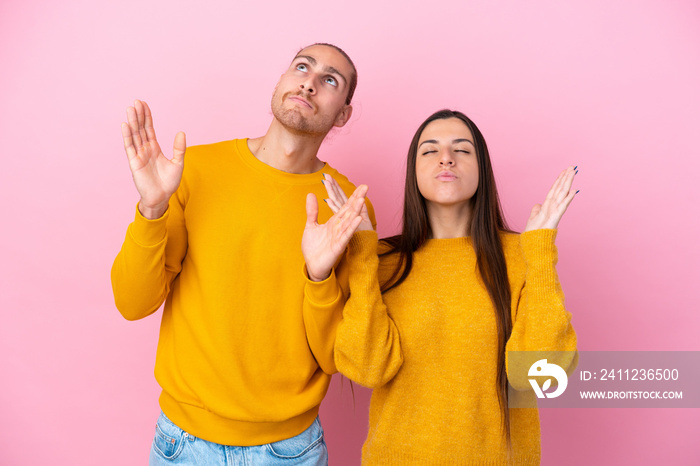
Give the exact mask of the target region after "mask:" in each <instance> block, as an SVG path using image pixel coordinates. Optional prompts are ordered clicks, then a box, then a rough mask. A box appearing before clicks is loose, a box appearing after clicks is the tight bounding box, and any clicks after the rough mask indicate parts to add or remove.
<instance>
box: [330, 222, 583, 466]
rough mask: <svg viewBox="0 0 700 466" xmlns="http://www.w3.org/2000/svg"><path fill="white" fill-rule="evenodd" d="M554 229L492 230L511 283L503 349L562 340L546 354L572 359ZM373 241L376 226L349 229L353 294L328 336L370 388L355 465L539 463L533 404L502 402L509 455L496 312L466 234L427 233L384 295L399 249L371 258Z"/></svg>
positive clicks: (523, 383)
mask: <svg viewBox="0 0 700 466" xmlns="http://www.w3.org/2000/svg"><path fill="white" fill-rule="evenodd" d="M555 236H556V230H536V231H532V232H527V233H524V234H522V235H518V234H511V233H504V234H502V236H501V239H502V243H503V249H504V253H505V258H506V263H507V266H508V279H509V282H510V286H511V294H512V305H511V316H512V319H513V331H512V334H511V337H510V339H509V340H508V343H507V347H506V351H535V350H536V351H567V352H568V353H559V354H560V355H561V356H560V357H559V359H558V360H556V361H554V362H556V363H558V364H559V365H560V366H562V367H564V368H565V369H566V368H569V370H571V369H573V366H574V365H575V364H576V352H575V351H576V333H575V332H574V329H573V327H572V326H571V314H570V313H569V312H567V311H566V310H565V309H564V296H563V293H562V290H561V287H560V285H559V280H558V278H557V274H556V270H555V265H556V261H557V251H556V247H555V246H554V239H555ZM377 249H378V242H377V236H376V233H375V232H367V231H362V232H358V233H356V234H355V235H354V236H353V238H352V240H351V242H350V245H349V251H348V253H349V254H348V264H349V267H350V293H351V294H350V299H349V300H348V301H347V303H346V305H345V309H344V311H343V320H342V321H341V323H340V324H339V326H338V330H337V336H336V343H335V362H336V365H337V367H338V370H339V371H340V372H342V373H343V374H344V375H345V376H347V377H349V378H350V379H352V380H354V381H356V382H358V383H360V384H362V385H365V386H367V387H371V388H375V390H374V392H373V394H372V400H371V404H370V425H369V433H368V436H367V440H366V441H365V444H364V446H363V449H362V462H363V464H377V465H382V466H387V465H392V464H402V465H405V464H412V465H413V464H421V465H422V464H431V465H433V464H434V465H443V464H444V465H461V464H464V465H472V464H484V465H486V464H488V465H500V464H527V465H530V464H539V462H540V426H539V416H538V413H537V409H536V408H535V409H525V408H522V409H510V421H511V439H512V448H513V450H512V457H511V459H510V461H509V460H508V457H507V447H506V443H505V438H504V435H503V429H502V427H501V426H502V417H501V410H500V408H499V401H498V395H497V391H496V386H497V385H496V377H497V370H496V366H497V363H496V361H497V354H498V353H497V351H498V350H497V341H498V337H497V330H496V320H495V316H494V310H493V305H492V302H491V299H490V298H489V295H488V292H487V291H486V289H485V287H484V285H483V282H482V281H481V279H480V275H479V273H478V269H477V266H476V255H475V252H474V249H473V247H472V245H471V241H470V239H469V238H454V239H432V240H428V241H427V242H426V243H425V244H424V245H423V246H422V247H421V248H420V249H418V251H416V252H415V254H414V259H413V268H412V269H411V273H410V274H409V276H408V277H407V279H406V280H405V281H404V282H403V283H402V284H400V285H399V286H398V287H395V288H393V289H391V290H390V291H388V292H386V293H385V294H384V295H383V296H382V294H381V293H380V285H379V284H380V283H384V282H385V281H386V280H388V279H389V277H390V276H391V273H392V272H393V269H394V267H395V265H396V261H397V255H396V254H393V255H389V256H383V257H381V258H380V259H378V257H377V252H378V250H377ZM379 249H380V250H379V252H380V253H381V252H383V251H386V250H387V248H386V246H385V245H384V244H382V245H380V246H379ZM513 372H514V371H513V370H512V369H511V370H510V371H508V377H509V382H510V383H511V385H513V386H514V387H515V388H518V389H519V390H523V392H520V393H519V395H523V396H526V397H532V400H531V401H532V406H535V395H534V393H533V392H532V389H531V388H530V385H529V383H528V381H527V380H526V379H525V378H523V377H522V376H518V377H515V374H513ZM516 379H517V380H516ZM526 389H529V390H530V391H529V392H527V391H525V390H526Z"/></svg>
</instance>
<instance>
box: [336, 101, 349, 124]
mask: <svg viewBox="0 0 700 466" xmlns="http://www.w3.org/2000/svg"><path fill="white" fill-rule="evenodd" d="M351 116H352V105H346V106H345V107H343V109H342V110H341V111H340V113H338V116H337V117H335V122H334V123H333V126H337V127H338V128H342V127H343V126H345V123H347V122H348V120H350V117H351Z"/></svg>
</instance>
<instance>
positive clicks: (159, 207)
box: [122, 100, 186, 219]
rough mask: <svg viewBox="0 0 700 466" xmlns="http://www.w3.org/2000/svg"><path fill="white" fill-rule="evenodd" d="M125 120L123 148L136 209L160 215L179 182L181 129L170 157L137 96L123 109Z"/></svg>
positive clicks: (146, 214)
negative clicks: (137, 193) (135, 194)
mask: <svg viewBox="0 0 700 466" xmlns="http://www.w3.org/2000/svg"><path fill="white" fill-rule="evenodd" d="M126 116H127V120H128V123H122V136H123V138H124V149H125V150H126V156H127V157H128V158H129V168H130V169H131V174H132V176H133V177H134V184H135V185H136V189H137V190H138V192H139V195H140V196H141V200H140V202H139V211H140V212H141V214H142V215H143V216H144V217H146V218H150V219H154V218H159V217H161V216H162V215H163V214H164V213H165V211H166V210H167V208H168V201H169V200H170V197H171V196H172V195H173V193H174V192H175V191H176V190H177V187H178V186H179V185H180V179H181V178H182V169H183V167H184V166H185V164H184V157H185V148H186V143H185V133H183V132H182V131H180V132H179V133H177V135H176V136H175V142H174V143H173V158H172V159H168V158H166V157H165V155H163V151H162V150H161V149H160V145H158V141H157V140H156V132H155V130H154V129H153V117H152V115H151V109H150V108H148V104H146V102H142V101H140V100H137V101H135V102H134V106H133V107H129V108H127V109H126Z"/></svg>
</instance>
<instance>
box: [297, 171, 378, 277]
mask: <svg viewBox="0 0 700 466" xmlns="http://www.w3.org/2000/svg"><path fill="white" fill-rule="evenodd" d="M326 189H328V186H326ZM366 194H367V186H366V185H361V186H359V187H358V188H357V189H355V192H354V193H352V196H350V199H348V201H347V202H346V203H345V204H344V205H343V206H342V207H340V208H339V209H338V210H334V212H335V214H334V215H333V216H332V217H331V218H330V219H328V221H327V222H326V223H324V224H319V223H318V201H317V200H316V196H315V195H314V194H312V193H309V194H308V195H307V196H306V227H305V228H304V235H303V236H302V239H301V251H302V253H303V254H304V261H305V262H306V271H307V273H308V274H309V278H310V279H311V280H313V281H322V280H325V279H326V278H328V276H329V275H330V273H331V270H332V269H333V266H334V265H335V263H336V262H337V261H338V259H340V256H341V255H342V254H343V252H345V248H346V247H347V245H348V243H349V242H350V238H352V235H353V233H355V230H356V229H357V227H358V225H360V222H362V215H361V212H362V208H363V206H364V205H365V195H366Z"/></svg>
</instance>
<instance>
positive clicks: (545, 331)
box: [506, 229, 578, 390]
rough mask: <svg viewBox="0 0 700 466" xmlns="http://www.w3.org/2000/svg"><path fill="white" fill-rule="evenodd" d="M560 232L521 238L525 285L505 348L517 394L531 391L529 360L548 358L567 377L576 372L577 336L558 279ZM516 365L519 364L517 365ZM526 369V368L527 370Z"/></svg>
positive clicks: (545, 231)
mask: <svg viewBox="0 0 700 466" xmlns="http://www.w3.org/2000/svg"><path fill="white" fill-rule="evenodd" d="M556 234H557V231H556V230H552V229H541V230H534V231H530V232H525V233H523V234H522V235H520V249H521V251H522V255H523V257H524V259H525V267H526V272H525V282H524V284H523V286H522V289H521V290H520V296H519V299H518V302H517V309H516V311H515V317H514V318H513V331H512V332H511V336H510V338H509V340H508V342H507V344H506V371H507V373H508V381H509V383H510V384H511V385H512V386H513V387H514V388H515V389H517V390H528V389H531V386H530V383H529V381H528V369H529V364H531V363H534V362H535V361H534V360H533V361H530V359H533V358H534V359H543V358H547V360H548V362H549V363H555V364H557V365H559V366H560V367H562V368H563V369H564V370H565V371H566V372H567V373H569V374H570V373H572V372H573V370H574V369H575V368H576V364H577V361H578V353H577V352H576V332H575V331H574V327H573V326H572V325H571V313H570V312H568V311H567V310H566V309H565V307H564V293H563V291H562V288H561V284H560V283H559V277H558V276H557V271H556V268H555V266H556V264H557V248H556V246H555V245H554V240H555V238H556ZM522 351H529V352H535V353H532V354H531V355H528V356H527V357H522V356H523V355H525V353H519V354H518V357H515V358H514V357H513V356H514V355H511V357H508V353H509V352H522ZM515 361H517V363H516V362H515ZM524 366H527V367H524Z"/></svg>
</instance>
